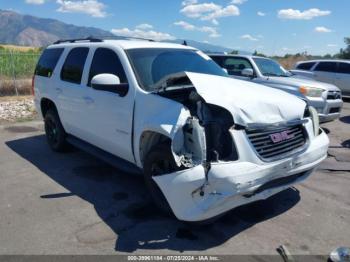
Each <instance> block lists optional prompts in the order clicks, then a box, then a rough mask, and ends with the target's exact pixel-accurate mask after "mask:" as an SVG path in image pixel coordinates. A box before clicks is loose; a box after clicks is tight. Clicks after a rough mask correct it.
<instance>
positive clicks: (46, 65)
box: [34, 48, 63, 77]
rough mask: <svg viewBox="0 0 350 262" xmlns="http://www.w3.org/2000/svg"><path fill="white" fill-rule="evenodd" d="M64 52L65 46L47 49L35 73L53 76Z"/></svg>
mask: <svg viewBox="0 0 350 262" xmlns="http://www.w3.org/2000/svg"><path fill="white" fill-rule="evenodd" d="M62 52H63V48H52V49H46V50H45V51H44V52H43V54H42V55H41V57H40V59H39V62H38V64H37V66H36V68H35V73H34V74H35V75H38V76H44V77H51V75H52V73H53V71H54V70H55V67H56V64H57V62H58V60H59V59H60V57H61V54H62Z"/></svg>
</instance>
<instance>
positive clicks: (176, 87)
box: [151, 85, 193, 94]
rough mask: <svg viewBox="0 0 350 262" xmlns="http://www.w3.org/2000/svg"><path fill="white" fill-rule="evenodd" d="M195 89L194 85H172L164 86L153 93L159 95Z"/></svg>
mask: <svg viewBox="0 0 350 262" xmlns="http://www.w3.org/2000/svg"><path fill="white" fill-rule="evenodd" d="M188 88H193V85H172V86H164V87H161V88H159V89H155V90H153V91H152V92H151V93H155V94H159V93H164V92H167V91H174V90H181V89H188Z"/></svg>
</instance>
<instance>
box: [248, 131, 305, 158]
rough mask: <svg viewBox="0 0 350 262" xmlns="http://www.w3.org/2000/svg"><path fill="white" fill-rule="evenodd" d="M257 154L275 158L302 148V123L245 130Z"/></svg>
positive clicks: (303, 140) (303, 141)
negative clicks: (267, 128) (274, 127)
mask: <svg viewBox="0 0 350 262" xmlns="http://www.w3.org/2000/svg"><path fill="white" fill-rule="evenodd" d="M246 133H247V136H248V138H249V140H250V142H251V143H252V145H253V146H254V148H255V150H256V152H257V153H258V155H259V156H260V157H261V158H263V159H275V158H278V157H280V156H282V155H283V156H284V155H287V154H288V153H293V152H295V151H297V150H298V149H301V148H303V146H304V145H305V143H306V135H305V132H304V128H303V125H297V126H292V127H284V128H276V129H272V130H246Z"/></svg>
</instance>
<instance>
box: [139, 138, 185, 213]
mask: <svg viewBox="0 0 350 262" xmlns="http://www.w3.org/2000/svg"><path fill="white" fill-rule="evenodd" d="M177 170H179V167H178V166H177V165H176V162H175V160H174V157H173V154H172V153H171V147H170V145H169V143H163V144H160V145H157V146H155V147H153V148H152V149H151V151H150V152H149V153H148V155H147V157H146V159H145V161H144V178H145V183H146V186H147V188H148V190H149V192H150V194H151V196H152V199H153V201H154V203H155V204H156V206H157V207H158V208H159V209H160V210H161V211H163V212H164V213H166V214H168V215H172V214H173V212H172V210H171V208H170V206H169V203H168V201H167V200H166V198H165V196H164V194H163V192H162V191H161V190H160V188H159V187H158V185H157V184H156V182H155V181H154V180H153V177H155V176H161V175H164V174H169V173H172V172H175V171H177Z"/></svg>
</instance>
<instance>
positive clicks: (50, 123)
mask: <svg viewBox="0 0 350 262" xmlns="http://www.w3.org/2000/svg"><path fill="white" fill-rule="evenodd" d="M44 122H45V133H46V139H47V142H48V144H49V146H50V148H51V149H52V150H53V151H55V152H62V151H64V150H65V149H66V148H67V142H66V132H65V131H64V128H63V126H62V124H61V120H60V118H59V116H58V114H57V112H56V111H55V110H52V109H50V110H49V111H47V113H46V114H45V119H44Z"/></svg>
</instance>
